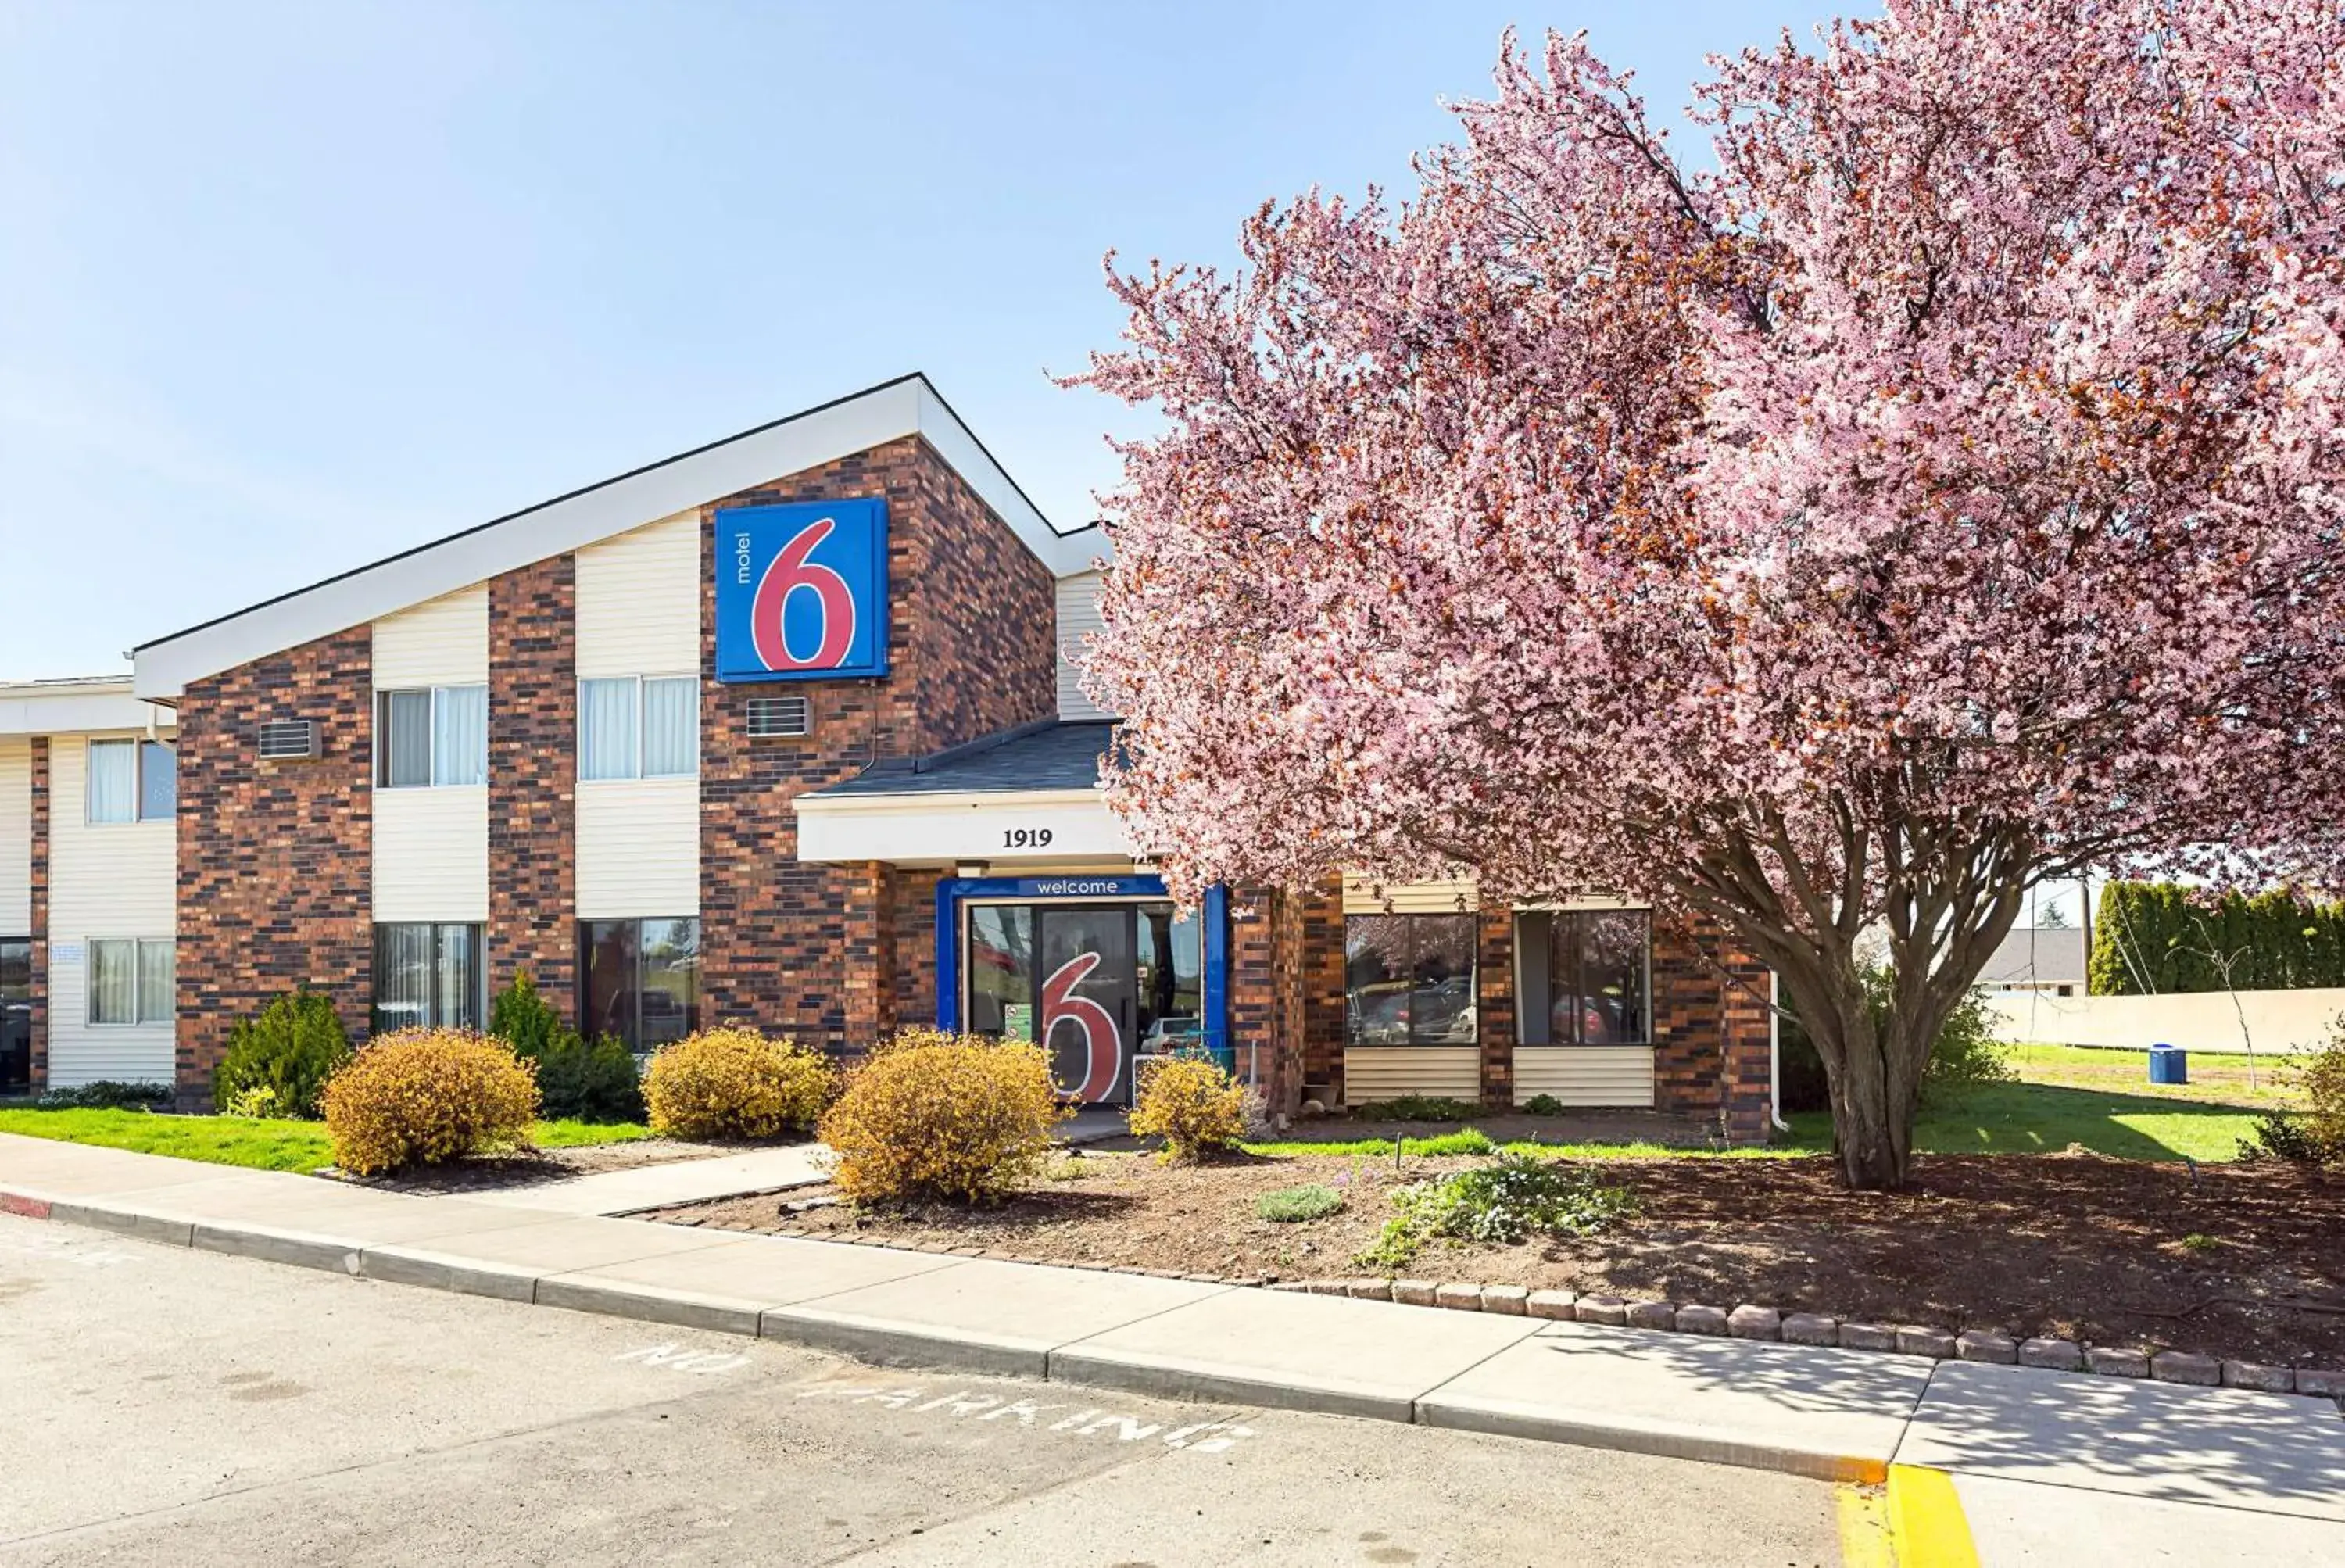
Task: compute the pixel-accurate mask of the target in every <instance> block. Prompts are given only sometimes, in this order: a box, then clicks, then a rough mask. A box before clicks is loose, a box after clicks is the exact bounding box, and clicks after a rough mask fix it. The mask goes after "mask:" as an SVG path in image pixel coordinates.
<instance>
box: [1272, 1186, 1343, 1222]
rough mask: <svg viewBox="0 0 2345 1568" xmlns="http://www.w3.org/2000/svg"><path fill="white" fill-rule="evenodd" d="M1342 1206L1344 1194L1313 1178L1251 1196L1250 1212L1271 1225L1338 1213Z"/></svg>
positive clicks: (1321, 1217) (1320, 1217)
mask: <svg viewBox="0 0 2345 1568" xmlns="http://www.w3.org/2000/svg"><path fill="white" fill-rule="evenodd" d="M1343 1208H1344V1195H1343V1194H1342V1193H1340V1192H1337V1191H1336V1190H1335V1188H1334V1187H1332V1186H1321V1185H1320V1184H1319V1183H1317V1182H1313V1183H1311V1184H1310V1185H1308V1186H1283V1187H1280V1188H1279V1189H1278V1190H1277V1191H1276V1192H1266V1193H1264V1194H1263V1195H1262V1196H1260V1197H1258V1198H1256V1199H1254V1213H1255V1214H1257V1215H1259V1216H1261V1217H1263V1218H1264V1219H1266V1220H1269V1221H1271V1222H1272V1223H1273V1224H1274V1225H1299V1224H1301V1223H1302V1222H1304V1220H1310V1219H1325V1218H1326V1217H1328V1216H1329V1215H1331V1214H1340V1213H1342V1212H1343Z"/></svg>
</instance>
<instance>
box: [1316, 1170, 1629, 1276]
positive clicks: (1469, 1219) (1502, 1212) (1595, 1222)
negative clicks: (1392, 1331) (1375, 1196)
mask: <svg viewBox="0 0 2345 1568" xmlns="http://www.w3.org/2000/svg"><path fill="white" fill-rule="evenodd" d="M1392 1198H1393V1208H1394V1210H1395V1212H1394V1214H1393V1217H1391V1218H1390V1219H1388V1220H1386V1222H1385V1227H1384V1229H1383V1230H1382V1231H1381V1232H1380V1233H1378V1235H1377V1237H1376V1240H1375V1241H1373V1242H1371V1243H1369V1244H1368V1246H1367V1247H1365V1248H1363V1249H1362V1250H1361V1252H1360V1254H1359V1256H1358V1257H1357V1258H1356V1259H1355V1262H1357V1263H1358V1264H1359V1265H1360V1266H1361V1267H1362V1268H1386V1269H1389V1268H1400V1267H1402V1266H1404V1265H1406V1264H1407V1263H1408V1262H1409V1261H1410V1260H1411V1259H1412V1258H1414V1257H1416V1254H1417V1250H1418V1248H1420V1247H1423V1246H1424V1244H1425V1243H1426V1241H1427V1240H1429V1239H1431V1238H1433V1237H1447V1238H1448V1239H1450V1240H1454V1241H1477V1242H1497V1243H1505V1244H1513V1243H1518V1242H1522V1241H1527V1240H1528V1239H1529V1238H1530V1237H1532V1236H1534V1235H1544V1236H1592V1235H1594V1234H1596V1233H1597V1232H1598V1231H1600V1230H1603V1229H1604V1228H1606V1227H1609V1226H1610V1225H1611V1224H1613V1223H1614V1222H1615V1221H1617V1220H1619V1218H1621V1217H1623V1216H1625V1215H1627V1214H1629V1213H1630V1212H1631V1211H1632V1210H1633V1208H1634V1207H1635V1205H1634V1202H1633V1200H1632V1199H1631V1198H1630V1197H1629V1194H1628V1193H1627V1192H1626V1191H1624V1190H1622V1189H1621V1188H1619V1187H1611V1186H1603V1185H1601V1184H1600V1183H1599V1182H1598V1181H1597V1180H1596V1178H1595V1177H1594V1176H1590V1175H1589V1174H1587V1173H1585V1172H1582V1171H1577V1170H1574V1169H1573V1168H1571V1167H1570V1166H1568V1165H1565V1164H1564V1163H1563V1162H1561V1161H1559V1160H1548V1159H1541V1158H1539V1157H1538V1156H1536V1155H1526V1154H1514V1153H1501V1154H1500V1155H1499V1156H1497V1158H1496V1159H1493V1160H1492V1161H1491V1162H1490V1163H1489V1164H1488V1165H1486V1166H1475V1167H1474V1168H1473V1169H1472V1170H1464V1171H1458V1172H1457V1173H1456V1174H1455V1175H1452V1176H1441V1177H1438V1178H1436V1179H1435V1180H1433V1181H1426V1182H1416V1183H1413V1184H1411V1185H1410V1186H1405V1187H1401V1188H1399V1189H1398V1190H1396V1192H1394V1194H1393V1195H1392Z"/></svg>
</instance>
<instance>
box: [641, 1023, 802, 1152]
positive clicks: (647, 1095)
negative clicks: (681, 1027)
mask: <svg viewBox="0 0 2345 1568" xmlns="http://www.w3.org/2000/svg"><path fill="white" fill-rule="evenodd" d="M836 1078H837V1074H835V1073H834V1072H833V1070H832V1068H831V1064H830V1062H829V1059H828V1058H827V1057H825V1056H823V1055H822V1054H819V1053H818V1052H814V1051H807V1050H805V1049H802V1048H801V1047H799V1046H798V1045H797V1044H793V1043H792V1042H790V1041H787V1040H777V1039H769V1038H767V1037H766V1035H763V1034H760V1033H757V1032H756V1030H754V1029H742V1028H737V1027H725V1028H718V1029H704V1030H702V1031H701V1032H700V1033H697V1034H693V1035H688V1036H686V1037H685V1038H684V1039H682V1040H679V1041H677V1042H676V1043H675V1044H673V1045H665V1046H662V1047H661V1048H660V1051H659V1053H658V1054H656V1055H655V1056H654V1057H653V1058H652V1064H651V1071H650V1072H649V1073H647V1074H645V1077H644V1100H645V1104H646V1105H648V1106H649V1107H650V1109H651V1117H652V1131H653V1132H654V1133H656V1134H658V1135H660V1136H662V1137H670V1138H773V1137H779V1136H781V1135H783V1134H784V1133H788V1132H805V1131H807V1129H809V1128H811V1127H812V1126H813V1125H815V1122H816V1120H817V1118H818V1117H820V1116H821V1115H822V1108H823V1106H824V1105H826V1104H827V1103H828V1101H829V1099H830V1094H831V1090H832V1088H833V1086H834V1084H835V1083H836Z"/></svg>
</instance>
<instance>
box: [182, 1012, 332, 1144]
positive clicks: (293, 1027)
mask: <svg viewBox="0 0 2345 1568" xmlns="http://www.w3.org/2000/svg"><path fill="white" fill-rule="evenodd" d="M349 1060H350V1034H349V1033H348V1032H347V1031H345V1030H344V1029H343V1028H342V1016H341V1014H340V1013H337V1012H335V1011H334V1002H333V998H331V997H330V996H328V995H326V994H325V993H322V992H317V991H306V990H297V991H289V992H287V993H285V994H284V995H282V996H280V997H279V998H278V999H277V1000H276V1001H274V1002H272V1003H269V1005H268V1006H267V1007H264V1008H262V1009H261V1010H260V1016H259V1017H258V1018H252V1019H239V1021H238V1022H237V1023H236V1025H235V1027H233V1028H231V1029H230V1030H229V1031H228V1054H226V1055H225V1056H223V1057H221V1058H220V1064H219V1066H218V1069H217V1070H215V1071H214V1072H213V1074H212V1104H213V1105H216V1106H218V1108H219V1109H220V1110H222V1111H227V1112H228V1113H229V1114H231V1115H246V1116H250V1115H262V1116H299V1117H302V1118H305V1119H308V1120H312V1121H314V1120H315V1119H316V1118H317V1115H318V1095H319V1093H320V1091H321V1090H323V1089H324V1088H325V1086H326V1080H327V1079H329V1078H330V1077H332V1076H333V1075H334V1073H335V1071H336V1070H337V1069H339V1068H340V1066H341V1064H343V1063H345V1062H347V1061H349Z"/></svg>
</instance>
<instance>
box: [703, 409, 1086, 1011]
mask: <svg viewBox="0 0 2345 1568" xmlns="http://www.w3.org/2000/svg"><path fill="white" fill-rule="evenodd" d="M878 494H884V495H885V496H887V498H888V579H889V586H890V597H891V601H892V602H891V607H890V614H889V623H888V630H889V639H888V640H889V656H888V657H889V673H888V677H887V678H886V679H885V680H879V681H868V680H855V681H797V682H789V683H776V684H774V685H770V686H764V685H735V686H727V685H722V684H719V683H718V682H717V680H716V604H715V592H714V587H713V584H714V581H715V578H714V561H713V551H714V543H713V542H714V534H713V531H706V530H705V531H704V533H703V535H702V546H701V548H702V573H701V580H702V583H703V589H702V595H703V597H702V609H701V657H702V675H703V686H702V697H701V746H702V759H701V775H700V827H701V843H700V906H701V952H702V974H703V977H704V979H703V994H702V1013H703V1016H704V1017H705V1018H706V1019H708V1020H710V1021H716V1020H719V1019H729V1020H737V1021H742V1022H747V1023H756V1024H759V1025H762V1026H764V1027H767V1028H772V1029H777V1030H780V1031H782V1032H785V1033H790V1034H792V1035H794V1036H796V1037H797V1039H798V1040H800V1041H801V1042H803V1043H805V1044H814V1045H820V1046H822V1047H823V1048H825V1049H828V1050H834V1051H859V1050H862V1049H864V1048H865V1047H867V1046H868V1045H869V1044H871V1043H872V1039H873V1037H874V1036H875V1035H876V1033H878V1032H880V1031H884V1030H885V1029H887V1028H888V1027H891V1026H892V1024H893V1023H894V1021H895V1020H896V1019H897V1018H898V1017H904V1018H918V1017H933V1016H934V1013H933V1011H932V1010H933V1007H934V1002H935V984H936V982H935V954H934V952H933V951H932V949H933V947H934V942H933V939H931V938H929V937H928V936H927V935H926V934H925V932H920V931H919V925H920V919H919V917H918V916H917V914H915V913H912V912H908V911H909V905H911V904H913V903H915V902H917V901H918V899H919V896H920V895H919V887H920V884H921V882H922V881H926V879H907V878H903V877H894V876H889V875H887V874H883V873H882V872H880V871H878V869H877V868H874V867H868V866H807V865H800V864H799V863H798V862H797V823H796V819H795V817H794V816H793V814H792V810H791V802H792V801H793V800H794V799H796V798H797V796H798V795H799V794H801V793H803V792H804V791H806V790H807V789H818V788H820V787H821V786H823V785H826V784H830V783H835V782H837V781H839V780H841V779H849V778H852V777H854V775H855V774H856V773H858V772H859V771H860V770H861V769H863V767H864V766H865V765H866V764H868V763H869V762H871V761H874V760H878V759H897V758H907V757H916V756H919V755H922V754H924V753H927V752H930V751H936V750H941V749H943V748H946V747H949V746H956V745H959V744H960V743H962V742H964V741H969V740H975V739H977V738H980V737H982V736H986V735H990V734H993V733H995V732H997V731H1000V730H1003V729H1008V728H1012V727H1013V726H1016V725H1020V724H1024V723H1028V722H1030V721H1032V720H1034V719H1038V718H1048V717H1050V716H1051V713H1052V712H1053V711H1054V710H1055V708H1056V704H1057V700H1058V697H1057V655H1056V650H1055V646H1054V644H1055V625H1056V618H1055V616H1056V606H1055V596H1054V585H1053V582H1052V579H1051V575H1050V573H1049V572H1048V571H1047V570H1045V569H1044V568H1043V566H1042V565H1041V563H1040V562H1039V561H1037V560H1035V559H1034V557H1033V556H1032V555H1030V553H1028V551H1027V550H1026V547H1025V546H1024V545H1021V544H1020V543H1019V541H1018V538H1017V535H1014V534H1012V533H1011V532H1010V527H1009V525H1008V524H1006V523H1004V522H1002V521H1001V519H1000V518H999V517H998V516H996V515H995V514H993V513H992V512H991V510H990V509H989V508H988V507H987V506H986V505H985V504H984V503H983V502H982V501H980V499H979V498H978V497H977V495H976V494H975V493H974V492H973V491H971V490H969V487H968V486H967V485H966V484H963V483H962V482H961V480H960V478H959V475H957V474H955V473H953V472H952V471H951V469H950V468H949V467H948V466H947V465H946V464H945V463H944V460H943V459H941V458H939V456H938V455H937V454H936V453H935V452H934V450H932V449H931V448H930V447H929V445H928V444H927V443H924V442H922V441H920V440H919V439H918V438H917V437H906V438H904V439H903V440H900V441H894V442H889V443H887V444H886V445H883V446H878V447H875V448H873V449H871V450H870V451H868V452H864V453H857V454H856V455H854V456H852V457H848V458H843V459H841V460H839V461H838V462H836V463H827V464H825V465H823V466H822V467H820V468H816V469H809V470H807V471H806V472H804V473H795V474H790V475H787V476H786V477H784V478H780V479H777V480H776V481H774V482H773V483H771V484H765V485H761V486H759V487H757V488H756V489H755V490H751V491H746V492H743V493H742V494H738V495H735V496H731V497H728V498H727V499H726V501H724V502H721V503H719V504H718V505H720V506H723V505H756V504H771V503H777V502H787V501H814V500H831V499H839V498H844V497H848V496H858V495H878ZM778 691H788V692H794V693H797V694H800V695H803V696H805V697H807V699H808V707H809V710H810V714H811V720H812V722H811V725H810V729H811V731H812V732H811V733H810V734H809V735H807V736H806V737H804V738H796V739H787V740H783V739H777V740H752V739H751V738H749V736H748V734H747V703H748V698H749V697H753V696H756V695H758V694H760V693H773V692H778ZM927 886H928V888H929V896H930V897H933V887H934V884H933V882H932V881H928V882H927ZM932 907H933V906H931V908H932ZM890 911H893V912H892V915H891V913H890ZM928 918H930V919H932V918H933V917H932V915H931V916H929V917H928Z"/></svg>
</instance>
